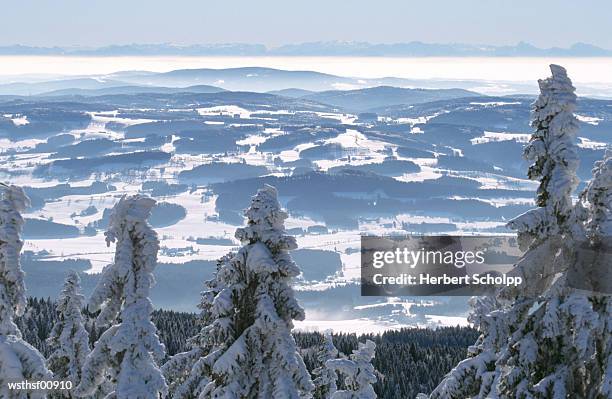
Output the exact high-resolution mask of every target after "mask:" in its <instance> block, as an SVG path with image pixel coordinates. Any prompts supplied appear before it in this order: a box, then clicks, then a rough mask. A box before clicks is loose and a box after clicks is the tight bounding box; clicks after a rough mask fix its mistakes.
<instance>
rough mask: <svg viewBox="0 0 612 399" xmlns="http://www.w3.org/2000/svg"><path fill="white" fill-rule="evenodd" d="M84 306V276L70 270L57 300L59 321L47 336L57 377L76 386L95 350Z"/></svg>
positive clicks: (67, 392) (52, 366) (53, 370)
mask: <svg viewBox="0 0 612 399" xmlns="http://www.w3.org/2000/svg"><path fill="white" fill-rule="evenodd" d="M84 305H85V297H84V296H83V295H82V294H81V279H80V278H79V275H78V274H77V273H76V272H75V271H70V272H69V273H68V276H67V277H66V281H65V282H64V288H63V289H62V292H61V293H60V295H59V298H58V301H57V313H58V318H59V320H58V321H57V323H56V324H55V325H54V326H53V330H52V331H51V334H50V336H49V338H47V343H48V345H49V348H51V350H52V353H51V355H50V356H49V358H48V360H47V362H48V364H49V369H50V370H51V371H52V372H53V374H54V375H55V378H56V379H59V380H62V381H71V382H72V383H73V384H74V386H77V385H78V383H79V381H80V379H81V369H82V368H83V366H84V364H85V358H86V357H87V355H88V354H89V352H90V351H91V350H90V347H89V333H88V332H87V330H86V329H85V325H84V320H83V315H82V313H81V309H83V306H84ZM62 395H64V397H72V395H71V393H70V391H65V392H62Z"/></svg>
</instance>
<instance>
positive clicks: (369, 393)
mask: <svg viewBox="0 0 612 399" xmlns="http://www.w3.org/2000/svg"><path fill="white" fill-rule="evenodd" d="M375 351H376V344H375V343H374V342H373V341H370V340H367V341H366V342H365V343H362V342H360V343H359V346H358V348H357V349H355V350H354V351H353V353H352V354H351V356H350V359H332V360H328V361H327V362H325V365H326V367H327V368H329V369H330V370H334V371H335V372H338V373H339V374H340V375H342V376H344V386H345V387H346V389H343V390H337V391H336V392H334V394H333V395H332V396H331V398H332V399H375V398H376V393H375V392H374V388H373V387H372V384H374V383H375V382H376V380H377V378H376V370H375V369H374V366H373V365H372V359H373V358H374V354H375Z"/></svg>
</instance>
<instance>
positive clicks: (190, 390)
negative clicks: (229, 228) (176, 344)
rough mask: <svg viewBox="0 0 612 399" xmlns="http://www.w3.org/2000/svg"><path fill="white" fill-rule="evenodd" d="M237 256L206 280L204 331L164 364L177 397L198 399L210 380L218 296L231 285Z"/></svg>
mask: <svg viewBox="0 0 612 399" xmlns="http://www.w3.org/2000/svg"><path fill="white" fill-rule="evenodd" d="M234 256H235V254H234V253H229V254H227V255H225V256H223V257H222V258H221V259H219V260H218V261H217V271H216V275H215V278H213V279H212V280H209V281H206V282H205V283H204V291H202V294H201V299H200V303H199V304H198V308H200V310H201V313H200V317H199V320H198V323H199V324H200V326H201V330H200V332H199V333H198V334H197V335H195V336H194V337H191V338H190V339H189V340H188V344H189V346H190V350H189V351H187V352H183V353H177V354H176V355H174V356H172V357H171V358H170V359H169V360H168V361H167V362H166V363H165V364H164V365H163V366H162V372H163V373H164V377H165V378H166V381H168V386H169V391H168V392H169V394H170V397H172V398H174V399H190V398H198V397H200V394H201V393H202V392H203V391H204V388H205V387H206V386H207V385H208V383H209V382H210V367H208V363H207V358H206V355H208V354H209V353H210V352H211V349H212V348H214V347H215V345H216V344H215V342H216V341H217V338H216V337H215V336H214V335H213V334H212V332H214V329H215V328H216V327H215V326H214V325H213V324H214V322H215V320H216V319H215V316H214V313H213V303H214V300H215V298H216V296H217V295H218V294H219V293H220V292H221V290H222V289H223V288H224V287H226V286H227V285H226V283H225V282H224V280H223V275H224V273H225V272H226V271H227V270H229V269H228V268H230V267H231V260H232V258H233V257H234Z"/></svg>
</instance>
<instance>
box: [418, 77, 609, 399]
mask: <svg viewBox="0 0 612 399" xmlns="http://www.w3.org/2000/svg"><path fill="white" fill-rule="evenodd" d="M551 70H552V72H553V77H552V78H549V79H546V80H544V81H540V87H541V90H542V94H541V96H540V98H538V101H536V112H535V122H534V126H535V127H536V129H537V131H536V133H535V134H534V138H533V139H532V141H531V143H530V145H529V146H528V149H527V151H526V155H527V156H528V157H531V156H532V155H533V153H535V152H538V153H539V154H540V155H539V157H537V158H530V159H533V160H535V162H536V164H534V165H532V167H531V169H530V175H532V176H535V175H534V174H533V173H535V172H534V170H541V171H547V172H546V173H543V172H537V173H538V175H539V176H540V179H541V185H540V190H539V191H538V199H537V203H538V205H539V206H540V207H539V208H536V209H535V210H533V211H530V212H527V213H526V214H523V215H521V216H519V217H518V218H517V219H515V220H514V221H512V222H511V223H510V226H511V227H514V228H516V229H518V230H519V237H520V238H521V241H522V244H523V245H527V246H528V250H527V252H526V253H525V255H524V256H523V257H522V258H521V260H520V261H519V262H518V264H517V265H516V267H515V270H514V271H513V273H517V274H520V275H522V276H523V278H524V281H525V283H526V286H525V287H523V288H522V289H521V290H520V291H517V290H511V289H502V290H501V291H500V292H499V293H498V295H497V297H495V298H473V302H472V303H473V306H474V309H473V314H472V315H471V318H470V320H471V321H472V322H473V323H474V325H475V326H476V327H477V328H478V329H479V330H480V331H481V332H482V334H481V336H480V337H479V338H478V341H477V342H476V344H475V345H473V346H472V347H470V348H469V350H468V353H469V357H468V358H467V359H466V360H463V361H462V362H460V363H459V364H458V365H457V366H456V367H455V368H454V369H453V370H452V371H451V372H450V373H449V374H448V375H447V376H446V377H445V379H444V380H443V381H442V382H441V383H440V385H439V386H438V387H437V388H436V389H435V390H434V392H433V393H432V394H431V396H430V397H431V398H436V399H437V398H440V399H442V398H443V399H456V398H483V399H484V398H525V399H535V398H537V399H542V398H551V399H561V398H563V399H565V398H588V399H599V398H608V397H610V396H611V395H612V357H611V352H612V348H611V346H612V344H611V342H610V337H611V336H612V327H611V326H612V302H611V300H610V296H609V295H607V296H606V295H600V294H597V293H596V292H593V291H588V290H577V289H576V288H574V287H573V286H572V285H571V284H569V283H568V278H567V277H568V270H569V269H570V268H572V267H573V266H575V265H576V260H577V257H578V255H577V254H578V253H579V251H582V248H583V245H584V242H585V241H587V242H589V241H590V242H591V243H592V242H594V241H596V240H594V239H593V232H597V234H599V238H600V239H604V240H609V238H603V236H602V235H601V234H602V232H606V229H607V228H606V227H603V228H602V227H601V226H606V225H608V223H609V220H610V219H609V215H610V210H611V204H610V202H609V200H608V201H606V200H604V198H609V195H610V190H612V186H611V185H610V184H609V181H610V180H609V177H605V175H606V174H609V173H610V172H609V170H608V167H607V166H606V165H609V163H608V162H609V160H608V159H609V158H608V157H607V158H606V160H604V161H603V162H599V163H597V164H596V167H595V169H594V179H593V181H592V182H591V184H590V185H589V186H588V187H587V189H586V191H585V192H584V193H583V194H582V195H581V196H580V198H581V201H580V202H579V203H578V204H576V205H575V206H572V204H571V197H570V195H571V194H572V191H573V190H574V188H575V186H576V177H575V174H574V173H575V172H574V171H575V160H574V157H575V149H573V143H572V142H571V141H569V140H568V139H569V137H570V136H573V134H574V133H573V132H574V131H575V127H574V125H575V122H574V121H573V116H572V115H571V114H568V112H569V110H573V108H574V101H575V96H574V95H573V87H571V83H570V81H569V79H568V78H567V75H566V73H565V70H564V69H562V68H561V67H558V66H551ZM543 115H549V116H548V118H546V117H544V118H543ZM557 116H558V117H559V118H560V119H559V120H556V119H555V118H556V117H557ZM543 121H544V122H543ZM568 132H569V133H570V134H569V135H568ZM534 143H535V144H534ZM537 143H539V144H537ZM530 147H531V148H530ZM566 156H567V157H566ZM538 165H539V166H538ZM606 181H607V182H608V183H606ZM606 184H607V185H606ZM604 234H607V232H606V233H604ZM589 236H590V239H589ZM591 250H592V251H599V250H600V249H598V248H596V247H592V248H591ZM600 255H601V254H600ZM599 258H602V259H605V260H606V262H607V264H606V265H604V267H607V268H608V270H610V268H611V267H612V264H610V262H611V261H612V258H610V256H609V253H605V254H603V256H599ZM584 273H585V274H586V273H587V270H584ZM608 275H609V271H608ZM583 277H584V279H585V280H588V279H589V276H587V275H585V276H583Z"/></svg>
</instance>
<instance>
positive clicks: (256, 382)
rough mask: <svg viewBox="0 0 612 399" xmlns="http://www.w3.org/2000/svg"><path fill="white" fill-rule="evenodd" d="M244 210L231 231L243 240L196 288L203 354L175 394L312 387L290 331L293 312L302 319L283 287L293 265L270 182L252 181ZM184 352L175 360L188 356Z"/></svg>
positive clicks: (272, 393) (296, 391)
mask: <svg viewBox="0 0 612 399" xmlns="http://www.w3.org/2000/svg"><path fill="white" fill-rule="evenodd" d="M245 214H246V216H247V219H248V221H247V225H246V227H244V228H239V229H237V231H236V238H238V239H239V240H240V241H241V242H242V244H243V247H242V248H241V249H240V250H239V251H238V252H237V253H235V254H230V255H229V256H226V257H225V258H223V259H222V260H221V261H220V262H219V265H218V269H217V272H216V274H215V277H214V279H213V280H212V281H210V282H208V283H207V289H206V291H205V292H204V293H203V295H202V306H201V307H202V311H203V314H204V316H203V319H204V324H205V325H204V326H203V328H202V333H201V334H200V336H199V337H198V338H197V339H196V341H193V342H196V344H197V345H199V346H200V347H201V348H204V349H205V350H204V351H203V352H205V353H206V355H205V356H204V357H201V358H199V359H197V360H196V361H195V363H194V366H193V368H192V370H191V372H190V376H189V378H187V379H186V380H185V382H184V383H183V384H181V386H179V387H177V388H176V392H180V395H181V396H175V397H185V398H187V397H188V398H192V397H196V396H199V397H200V398H221V397H224V398H279V399H282V398H301V397H310V396H311V391H312V390H313V389H314V386H313V384H312V380H311V378H310V375H309V373H308V370H307V369H306V366H305V364H304V361H303V359H302V357H301V356H300V354H299V352H298V349H297V346H296V343H295V340H294V339H293V336H292V335H291V329H292V328H293V320H303V319H304V311H303V309H302V308H301V307H300V306H299V305H298V303H297V300H296V299H295V296H294V292H293V289H292V288H291V282H292V279H293V278H294V277H297V276H298V275H299V273H300V271H299V269H298V267H297V266H296V264H295V263H294V262H293V261H292V259H291V256H290V255H289V252H288V251H289V250H292V249H295V248H296V247H297V245H296V242H295V239H294V238H293V237H290V236H288V235H287V234H286V233H285V226H284V221H285V219H286V218H287V213H286V212H285V211H283V210H282V209H281V206H280V204H279V202H278V194H277V191H276V189H275V188H274V187H272V186H269V185H266V186H265V187H263V188H262V189H260V190H259V191H258V192H257V194H256V195H255V196H254V197H253V199H252V202H251V206H250V207H249V208H248V209H247V210H246V212H245ZM187 353H189V352H187ZM192 354H195V352H192ZM190 356H191V355H189V354H181V357H182V358H181V359H177V360H176V362H180V361H182V360H185V361H186V362H192V361H193V357H192V358H191V359H189V357H190ZM173 361H174V360H173ZM182 376H183V377H184V374H183V375H182ZM191 377H195V378H191Z"/></svg>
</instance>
